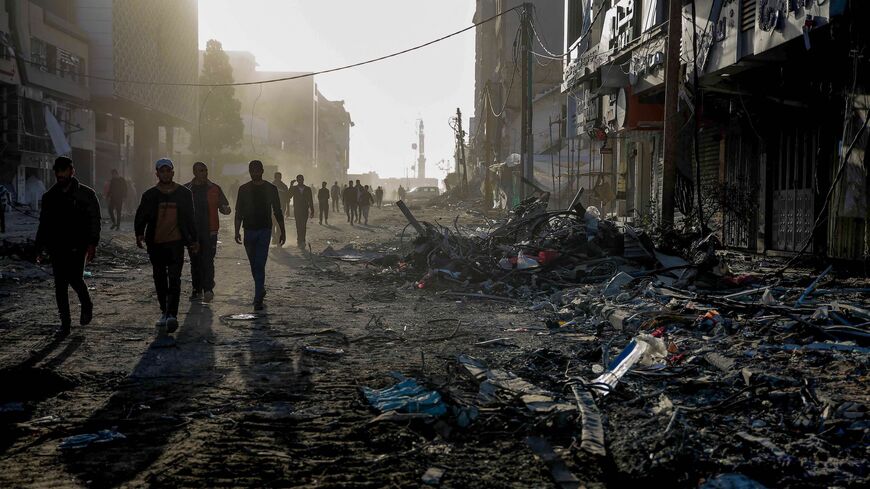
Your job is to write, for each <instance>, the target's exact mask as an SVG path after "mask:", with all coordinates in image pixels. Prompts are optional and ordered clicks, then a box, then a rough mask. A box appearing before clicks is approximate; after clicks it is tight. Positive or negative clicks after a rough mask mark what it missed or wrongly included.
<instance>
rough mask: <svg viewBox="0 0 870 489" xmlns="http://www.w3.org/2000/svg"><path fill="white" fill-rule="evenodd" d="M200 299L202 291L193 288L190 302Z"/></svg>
mask: <svg viewBox="0 0 870 489" xmlns="http://www.w3.org/2000/svg"><path fill="white" fill-rule="evenodd" d="M201 300H202V291H201V290H194V291H193V292H192V293H191V294H190V302H196V301H201Z"/></svg>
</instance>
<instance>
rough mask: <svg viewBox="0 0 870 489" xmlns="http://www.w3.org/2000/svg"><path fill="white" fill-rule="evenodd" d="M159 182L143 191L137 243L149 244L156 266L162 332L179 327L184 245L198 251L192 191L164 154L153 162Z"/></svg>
mask: <svg viewBox="0 0 870 489" xmlns="http://www.w3.org/2000/svg"><path fill="white" fill-rule="evenodd" d="M154 166H155V168H156V170H157V178H158V182H157V185H156V186H154V187H151V188H150V189H148V190H146V191H145V193H144V194H142V201H141V202H140V203H139V208H138V209H136V220H135V223H134V227H135V229H136V246H138V247H139V248H142V247H143V242H144V243H145V244H147V245H148V258H149V259H150V260H151V266H152V267H153V268H154V286H155V288H156V289H157V300H158V301H159V302H160V312H161V313H162V316H161V317H160V320H159V321H157V328H158V330H159V332H160V333H161V334H162V332H163V330H164V328H165V330H166V332H167V333H173V332H175V330H176V329H178V302H179V299H180V297H181V269H182V268H183V267H184V246H185V245H187V247H188V250H189V251H190V253H191V254H196V253H198V252H199V243H198V241H197V236H196V225H195V221H194V211H193V195H192V194H191V192H190V190H188V189H187V188H186V187H184V186H183V185H179V184H177V183H175V182H173V181H172V179H173V177H174V176H175V170H174V168H173V165H172V160H170V159H168V158H161V159H159V160H157V162H156V163H155V164H154Z"/></svg>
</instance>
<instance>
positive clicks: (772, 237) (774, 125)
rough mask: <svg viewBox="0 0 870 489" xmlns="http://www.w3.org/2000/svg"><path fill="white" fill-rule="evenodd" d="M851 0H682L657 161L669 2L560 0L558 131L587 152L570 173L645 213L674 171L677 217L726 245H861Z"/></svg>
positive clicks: (863, 209)
mask: <svg viewBox="0 0 870 489" xmlns="http://www.w3.org/2000/svg"><path fill="white" fill-rule="evenodd" d="M860 3H861V2H846V1H842V0H841V1H837V0H825V1H818V0H805V1H804V0H801V1H788V2H786V1H781V2H771V1H757V0H695V1H692V2H686V1H682V2H681V8H682V10H681V22H682V39H681V50H680V51H681V67H680V75H679V106H678V108H677V110H678V112H677V115H676V117H677V119H678V121H679V122H680V124H679V128H680V129H679V132H678V133H677V142H676V145H677V148H678V149H677V155H678V157H677V159H676V161H675V162H674V163H675V164H673V165H665V164H664V163H665V161H664V154H665V152H664V146H665V136H666V135H665V130H664V125H665V124H664V122H665V116H664V114H665V112H666V107H665V66H666V55H667V37H668V35H667V34H668V33H667V25H668V22H667V20H668V7H669V5H668V2H667V1H665V0H612V1H611V0H605V1H601V0H566V1H565V2H564V6H565V12H566V22H565V32H564V39H565V49H566V56H565V64H564V66H565V68H564V73H565V74H564V81H563V85H562V88H563V93H564V94H565V95H566V98H567V100H568V106H569V110H568V117H567V125H568V133H569V135H570V136H572V137H573V138H574V139H575V140H576V141H577V145H578V147H580V148H583V149H582V151H585V152H587V154H588V156H587V158H588V159H587V161H585V162H583V163H581V164H580V165H578V166H579V167H580V173H579V174H578V175H576V178H575V180H576V184H575V186H582V187H584V188H585V189H587V191H588V192H591V195H592V197H591V198H590V199H589V200H588V202H589V203H591V204H593V205H597V206H600V208H601V210H602V211H603V212H605V213H606V214H609V215H612V216H614V217H618V218H621V219H623V220H626V221H638V220H644V219H652V220H655V219H656V218H657V217H656V216H659V215H660V214H661V211H662V205H663V203H664V202H666V201H667V199H663V198H662V197H663V196H662V188H663V183H665V181H666V179H672V181H671V184H672V185H673V188H675V189H676V191H675V192H674V195H673V201H674V207H675V209H674V214H675V216H676V221H677V222H678V223H679V222H681V221H683V222H686V220H688V222H692V223H694V224H695V225H696V226H697V225H698V217H699V216H703V220H704V222H703V224H704V225H706V226H709V228H710V229H713V230H714V231H718V233H719V234H720V238H721V239H722V241H723V243H725V244H726V245H727V246H729V247H732V248H736V249H742V250H746V251H750V252H759V253H760V252H764V253H769V254H770V253H772V254H776V253H786V254H788V253H795V252H801V251H803V252H810V253H815V254H818V255H822V256H828V257H832V258H842V259H859V258H861V257H862V256H867V243H868V242H870V239H868V227H867V225H866V223H867V221H868V216H867V212H868V206H867V179H866V172H867V170H866V163H865V162H864V159H865V158H864V147H865V140H866V135H865V134H864V126H863V124H865V121H866V105H867V98H866V95H865V93H866V62H867V60H866V59H862V58H861V55H860V53H861V52H862V51H863V49H864V48H865V47H866V44H867V41H866V38H864V37H862V35H861V33H860V27H859V26H860V25H861V24H860V21H859V20H858V19H861V18H866V17H862V15H864V16H866V13H867V12H866V6H864V5H859V4H860ZM693 26H694V27H693ZM696 70H697V74H696ZM847 156H848V158H847V159H844V158H846V157H847ZM699 194H700V195H699ZM699 201H700V202H701V204H700V206H699V204H698V202H699ZM699 208H700V209H701V211H702V212H698V210H699Z"/></svg>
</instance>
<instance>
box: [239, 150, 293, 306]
mask: <svg viewBox="0 0 870 489" xmlns="http://www.w3.org/2000/svg"><path fill="white" fill-rule="evenodd" d="M248 173H249V174H250V175H251V181H250V182H248V183H246V184H244V185H242V186H241V187H239V194H238V197H237V199H236V220H235V225H236V234H235V238H236V243H239V244H242V235H241V234H240V232H239V231H240V229H241V227H242V226H244V228H245V240H244V243H245V253H247V255H248V262H249V263H250V264H251V275H252V276H253V278H254V310H255V311H260V310H262V309H263V298H264V297H265V296H266V259H267V258H268V257H269V241H270V240H271V239H272V216H274V217H275V221H277V223H278V228H279V229H280V231H281V235H280V236H279V237H278V246H283V245H284V242H285V241H286V240H287V233H286V232H285V230H284V213H283V211H282V210H281V201H280V199H279V197H278V189H277V188H276V187H275V186H274V185H272V184H271V183H269V182H267V181H265V180H263V162H262V161H260V160H252V161H251V162H250V163H249V164H248Z"/></svg>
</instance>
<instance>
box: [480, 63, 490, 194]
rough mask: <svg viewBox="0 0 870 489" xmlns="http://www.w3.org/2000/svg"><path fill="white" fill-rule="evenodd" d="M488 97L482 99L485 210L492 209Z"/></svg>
mask: <svg viewBox="0 0 870 489" xmlns="http://www.w3.org/2000/svg"><path fill="white" fill-rule="evenodd" d="M485 90H486V93H489V81H488V80H487V82H486V89H485ZM488 100H489V97H483V111H482V112H483V114H484V115H483V130H484V133H485V136H486V142H485V143H484V144H483V205H484V208H485V209H491V208H492V182H491V181H490V179H489V165H490V163H492V157H491V156H490V155H491V154H492V140H491V139H490V127H489V112H490V107H489V102H488Z"/></svg>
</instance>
